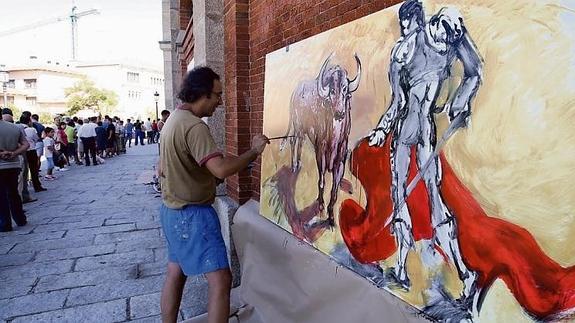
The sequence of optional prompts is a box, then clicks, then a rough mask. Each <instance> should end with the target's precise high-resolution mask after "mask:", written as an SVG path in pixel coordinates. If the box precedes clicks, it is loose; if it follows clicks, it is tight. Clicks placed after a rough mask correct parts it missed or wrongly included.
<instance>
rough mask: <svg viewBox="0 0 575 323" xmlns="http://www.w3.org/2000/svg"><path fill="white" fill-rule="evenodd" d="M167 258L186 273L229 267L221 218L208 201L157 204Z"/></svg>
mask: <svg viewBox="0 0 575 323" xmlns="http://www.w3.org/2000/svg"><path fill="white" fill-rule="evenodd" d="M160 217H161V221H162V228H163V230H164V236H165V237H166V241H167V244H168V260H169V261H170V262H175V263H178V264H179V265H180V267H181V268H182V271H183V272H184V274H185V275H186V276H192V275H199V274H205V273H209V272H213V271H217V270H220V269H226V268H229V264H228V256H227V252H226V245H225V244H224V239H223V238H222V233H221V231H220V221H219V219H218V215H217V213H216V211H215V210H214V208H212V207H211V206H210V205H188V206H185V207H184V208H182V209H171V208H169V207H167V206H165V205H164V204H162V206H161V208H160Z"/></svg>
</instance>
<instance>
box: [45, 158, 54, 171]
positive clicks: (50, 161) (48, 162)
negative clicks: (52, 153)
mask: <svg viewBox="0 0 575 323" xmlns="http://www.w3.org/2000/svg"><path fill="white" fill-rule="evenodd" d="M46 165H47V169H53V168H54V158H53V157H46Z"/></svg>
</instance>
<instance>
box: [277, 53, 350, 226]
mask: <svg viewBox="0 0 575 323" xmlns="http://www.w3.org/2000/svg"><path fill="white" fill-rule="evenodd" d="M332 55H333V54H332ZM332 55H330V56H329V57H328V58H327V59H326V60H325V61H324V62H323V64H322V66H321V69H320V71H319V74H318V76H317V78H315V79H312V80H305V81H302V82H300V83H299V84H298V85H297V87H296V89H295V90H294V92H293V94H292V97H291V102H290V121H289V128H288V130H287V134H286V136H289V135H290V133H291V137H290V138H289V139H285V140H284V142H283V143H282V147H281V149H283V148H285V145H286V142H287V140H289V142H290V146H291V167H292V171H293V172H294V173H295V172H297V171H298V170H299V168H300V167H301V150H302V145H303V142H304V140H305V135H307V137H308V138H309V140H310V142H311V143H312V145H313V147H314V150H315V159H316V163H317V170H318V181H317V186H318V196H317V201H318V204H319V208H320V210H322V211H323V210H324V200H323V193H324V188H325V187H324V186H325V175H326V172H330V173H331V174H332V176H333V182H332V187H331V194H330V200H329V204H328V206H327V214H328V218H327V220H326V221H327V224H329V225H330V226H333V225H334V223H335V221H334V214H333V208H334V205H335V202H336V201H337V193H338V188H339V185H340V183H341V181H342V179H343V175H344V172H345V162H346V159H347V142H348V137H349V131H350V129H351V97H352V93H353V92H355V91H356V90H357V89H358V87H359V82H360V79H361V61H360V59H359V57H358V56H357V55H354V57H355V60H356V62H357V75H356V76H355V77H354V78H353V79H351V80H350V79H349V78H348V73H347V71H346V70H345V69H344V68H343V67H341V66H339V65H333V64H330V59H331V57H332Z"/></svg>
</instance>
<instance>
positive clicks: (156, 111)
mask: <svg viewBox="0 0 575 323" xmlns="http://www.w3.org/2000/svg"><path fill="white" fill-rule="evenodd" d="M157 125H158V101H156V126H157ZM154 136H156V134H154ZM156 137H157V136H156ZM154 139H155V138H154ZM157 144H158V156H159V155H160V142H159V141H158V142H157Z"/></svg>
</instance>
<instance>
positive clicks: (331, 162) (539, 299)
mask: <svg viewBox="0 0 575 323" xmlns="http://www.w3.org/2000/svg"><path fill="white" fill-rule="evenodd" d="M574 30H575V1H574V0H538V1H534V0H531V1H518V0H517V1H496V0H468V1H442V0H427V1H424V2H420V1H416V0H408V1H405V2H403V3H400V4H398V5H396V6H394V7H391V8H388V9H386V10H383V11H380V12H377V13H375V14H372V15H369V16H367V17H364V18H361V19H359V20H356V21H353V22H351V23H348V24H346V25H343V26H340V27H338V28H335V29H333V30H330V31H327V32H324V33H322V34H319V35H316V36H314V37H311V38H309V39H306V40H304V41H301V42H298V43H296V44H292V45H290V46H289V47H286V48H282V49H280V50H278V51H275V52H273V53H270V54H268V55H267V57H266V75H265V99H264V132H265V133H266V134H267V135H268V136H270V137H276V136H277V137H282V139H280V140H274V141H273V142H272V144H271V145H270V147H268V149H267V150H266V151H265V152H264V155H263V163H262V182H261V198H260V203H261V210H260V211H261V213H262V214H263V215H264V216H265V217H267V218H268V219H269V220H271V221H273V222H275V223H277V224H278V225H280V226H282V227H283V228H285V229H286V230H288V231H290V232H291V233H292V234H294V235H295V236H297V237H298V238H300V239H302V240H303V241H306V242H308V243H310V244H312V245H313V246H314V247H316V248H318V249H319V250H321V251H322V252H324V253H326V254H328V255H330V256H331V257H333V258H334V259H335V260H336V261H338V262H339V263H341V264H342V265H344V266H347V267H349V268H350V269H352V270H354V271H356V272H357V273H359V274H360V275H362V276H364V277H365V278H366V279H369V280H370V281H371V282H373V283H374V284H375V285H377V286H378V287H380V288H382V289H385V290H387V291H389V292H391V293H393V294H394V295H396V296H398V297H400V298H401V299H403V300H404V301H406V302H407V303H409V304H411V305H413V306H414V307H415V308H417V309H418V310H419V311H420V312H421V313H422V314H423V315H425V316H426V317H428V318H430V319H432V320H436V321H455V322H459V321H462V320H463V321H474V322H512V321H513V322H532V321H568V320H572V319H574V318H575V316H574V314H575V248H574V246H575V185H573V183H575V127H574V126H573V125H574V124H575V33H574V32H573V31H574ZM342 292H344V291H342ZM382 292H383V291H382Z"/></svg>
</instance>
